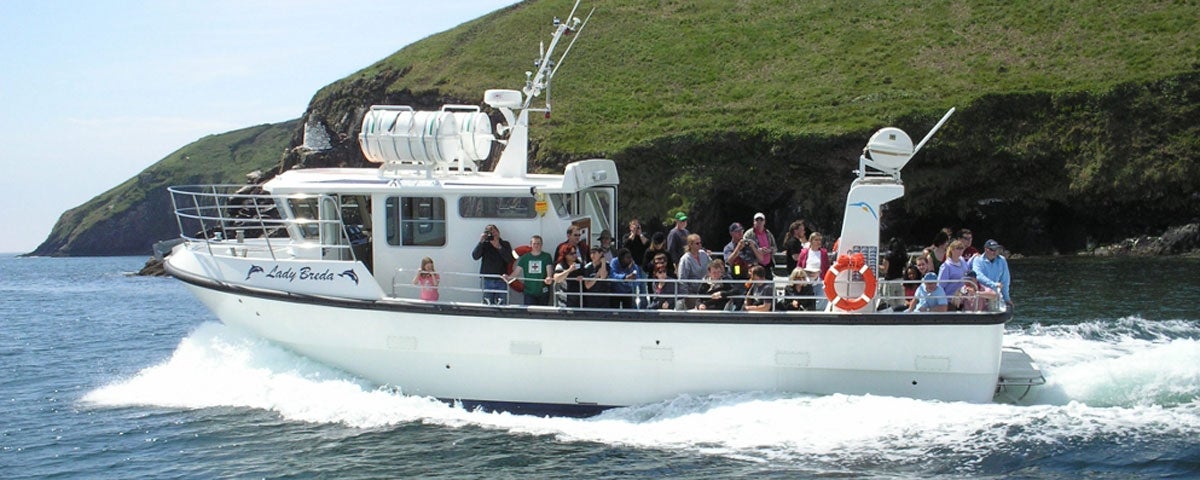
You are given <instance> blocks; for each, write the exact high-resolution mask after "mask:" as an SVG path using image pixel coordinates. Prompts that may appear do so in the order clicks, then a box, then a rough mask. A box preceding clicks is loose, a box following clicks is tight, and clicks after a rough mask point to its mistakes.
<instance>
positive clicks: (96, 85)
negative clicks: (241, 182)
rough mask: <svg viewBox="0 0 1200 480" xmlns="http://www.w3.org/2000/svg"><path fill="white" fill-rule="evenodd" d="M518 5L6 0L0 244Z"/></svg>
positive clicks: (1, 13) (41, 231)
mask: <svg viewBox="0 0 1200 480" xmlns="http://www.w3.org/2000/svg"><path fill="white" fill-rule="evenodd" d="M512 3H515V0H448V1H447V0H443V1H435V2H427V1H410V0H404V1H387V0H384V1H380V0H376V1H365V0H349V1H344V0H343V1H336V2H333V1H328V0H288V1H284V0H213V1H199V0H195V1H175V0H167V1H158V0H154V1H150V0H147V1H120V0H119V1H68V0H48V1H21V0H0V32H2V34H3V41H2V42H0V168H3V171H4V172H3V175H0V189H2V191H3V192H4V195H3V198H4V200H3V202H2V203H0V205H2V208H0V225H4V227H5V229H6V230H7V231H8V233H6V234H4V235H0V252H20V253H24V252H29V251H32V250H33V249H34V248H36V247H37V245H38V244H39V243H41V242H42V241H43V240H45V239H46V236H47V235H48V234H49V233H50V229H51V228H52V227H53V226H54V222H55V221H57V220H58V217H59V215H61V214H62V213H63V212H64V211H66V210H68V209H70V208H73V207H76V206H78V205H80V204H82V203H83V202H86V201H88V200H90V199H91V198H93V197H95V196H96V195H99V194H101V193H103V192H105V191H106V190H108V189H110V188H112V187H114V186H116V185H118V184H120V183H121V182H123V181H125V180H127V179H129V178H130V177H132V176H134V175H136V174H137V173H138V172H140V171H141V170H143V169H145V168H146V167H149V166H150V165H152V164H154V163H155V162H157V161H158V160H160V159H162V158H163V157H165V156H166V155H167V154H169V153H171V152H172V151H175V150H176V149H178V148H179V147H182V146H184V145H186V144H188V143H191V142H192V141H195V140H196V139H198V138H200V137H203V136H205V135H209V134H214V133H222V132H227V131H230V130H234V129H238V128H242V127H248V126H251V125H258V124H262V123H275V122H281V121H285V120H289V119H293V118H298V117H299V116H300V115H302V114H303V113H304V109H305V107H307V105H308V101H309V99H310V98H311V97H312V95H313V94H314V93H316V91H317V90H318V89H319V88H321V87H323V86H325V85H328V84H329V83H332V82H334V81H335V80H338V79H340V78H342V77H345V76H346V75H349V74H351V73H353V72H355V71H357V70H359V69H361V68H363V67H366V66H368V65H370V64H371V63H374V62H375V61H377V60H380V59H382V58H384V57H386V56H388V55H390V54H392V53H394V52H395V51H397V50H399V49H401V48H403V47H404V46H406V45H408V44H410V43H413V42H415V41H417V40H420V39H422V38H425V37H427V36H429V35H432V34H434V33H437V32H441V31H444V30H447V29H449V28H453V27H454V26H456V25H459V24H461V23H463V22H466V21H468V20H471V19H474V18H477V17H479V16H481V15H484V14H486V13H488V12H491V11H494V10H497V9H499V8H502V7H504V6H506V5H510V4H512ZM567 6H568V7H569V4H568V5H567Z"/></svg>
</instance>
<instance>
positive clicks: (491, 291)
mask: <svg viewBox="0 0 1200 480" xmlns="http://www.w3.org/2000/svg"><path fill="white" fill-rule="evenodd" d="M471 258H473V259H475V260H479V261H480V262H479V274H480V276H481V277H482V278H483V303H486V304H489V305H504V304H505V303H506V301H505V300H506V299H507V298H508V284H507V283H505V282H504V279H503V278H502V275H507V274H508V266H509V265H510V264H512V263H513V253H512V245H510V244H509V243H508V242H507V241H505V240H504V239H502V238H500V229H499V228H496V226H495V225H488V226H487V227H485V228H484V229H483V233H482V234H480V235H479V243H478V244H476V245H475V250H473V251H471Z"/></svg>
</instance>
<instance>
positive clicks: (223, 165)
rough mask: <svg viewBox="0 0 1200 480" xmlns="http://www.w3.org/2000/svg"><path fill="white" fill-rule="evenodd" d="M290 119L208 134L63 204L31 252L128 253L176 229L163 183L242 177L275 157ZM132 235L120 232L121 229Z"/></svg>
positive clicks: (137, 251) (292, 127) (271, 163)
mask: <svg viewBox="0 0 1200 480" xmlns="http://www.w3.org/2000/svg"><path fill="white" fill-rule="evenodd" d="M296 125H297V124H296V122H295V121H291V122H284V123H277V124H271V125H259V126H255V127H250V128H244V129H241V130H234V131H232V132H227V133H222V134H219V135H209V136H206V137H204V138H201V139H200V140H197V141H195V142H193V143H191V144H188V145H187V146H184V147H183V148H180V149H179V150H177V151H175V152H173V153H171V154H170V155H167V157H166V158H164V159H162V160H160V161H159V162H158V163H155V164H154V165H152V166H150V167H149V168H147V169H146V170H143V171H142V172H141V173H139V174H138V175H137V176H136V177H134V178H131V179H129V180H127V181H125V182H124V183H122V184H120V185H118V186H117V187H115V188H113V189H111V190H109V191H107V192H104V193H103V194H101V195H99V196H97V197H96V198H93V199H92V200H89V201H88V202H87V203H84V204H83V205H80V206H79V207H76V208H73V209H71V210H68V211H67V212H65V213H63V215H62V216H61V217H60V218H59V220H58V223H57V224H55V226H54V229H53V230H52V231H51V233H50V236H49V238H47V239H46V241H45V242H43V243H42V245H40V246H38V248H37V250H35V251H34V252H33V254H35V255H132V254H144V253H146V252H149V251H150V245H151V244H153V243H154V242H155V241H157V240H162V239H166V238H171V237H174V236H177V235H178V234H179V232H178V231H177V230H178V229H177V227H176V225H175V220H174V216H173V215H172V214H171V212H170V208H171V200H170V197H169V195H168V194H167V191H166V188H167V187H168V186H170V185H176V184H206V183H243V182H245V181H246V176H245V175H246V173H249V172H251V171H254V170H266V169H269V168H271V167H273V166H275V165H276V164H277V163H278V162H279V157H280V154H281V153H282V152H283V151H284V149H286V148H287V146H288V142H289V141H290V140H291V136H292V133H293V132H294V130H295V128H296ZM130 230H132V231H136V232H138V235H136V236H132V237H131V236H128V235H123V232H126V231H130Z"/></svg>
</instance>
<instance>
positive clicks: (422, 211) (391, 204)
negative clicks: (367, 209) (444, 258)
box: [386, 197, 446, 247]
mask: <svg viewBox="0 0 1200 480" xmlns="http://www.w3.org/2000/svg"><path fill="white" fill-rule="evenodd" d="M386 214H387V232H386V234H387V235H386V237H387V242H388V244H389V245H404V246H422V247H440V246H444V245H446V201H445V200H443V199H442V198H441V197H388V199H387V203H386Z"/></svg>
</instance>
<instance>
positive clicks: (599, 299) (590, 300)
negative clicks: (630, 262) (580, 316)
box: [581, 245, 612, 308]
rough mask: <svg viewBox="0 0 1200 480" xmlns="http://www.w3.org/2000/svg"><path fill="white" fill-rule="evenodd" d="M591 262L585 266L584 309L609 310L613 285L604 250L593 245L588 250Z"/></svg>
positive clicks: (582, 301)
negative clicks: (610, 280)
mask: <svg viewBox="0 0 1200 480" xmlns="http://www.w3.org/2000/svg"><path fill="white" fill-rule="evenodd" d="M588 252H589V253H590V255H591V256H590V257H588V258H590V259H591V261H590V262H588V263H587V264H585V265H584V266H583V279H584V280H583V292H584V295H583V299H582V300H581V303H582V304H583V308H608V307H609V305H610V304H611V303H612V297H609V296H608V294H609V293H610V292H612V283H610V282H609V270H608V267H609V264H608V262H605V261H604V249H603V248H601V247H600V246H599V245H592V248H590V249H588Z"/></svg>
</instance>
